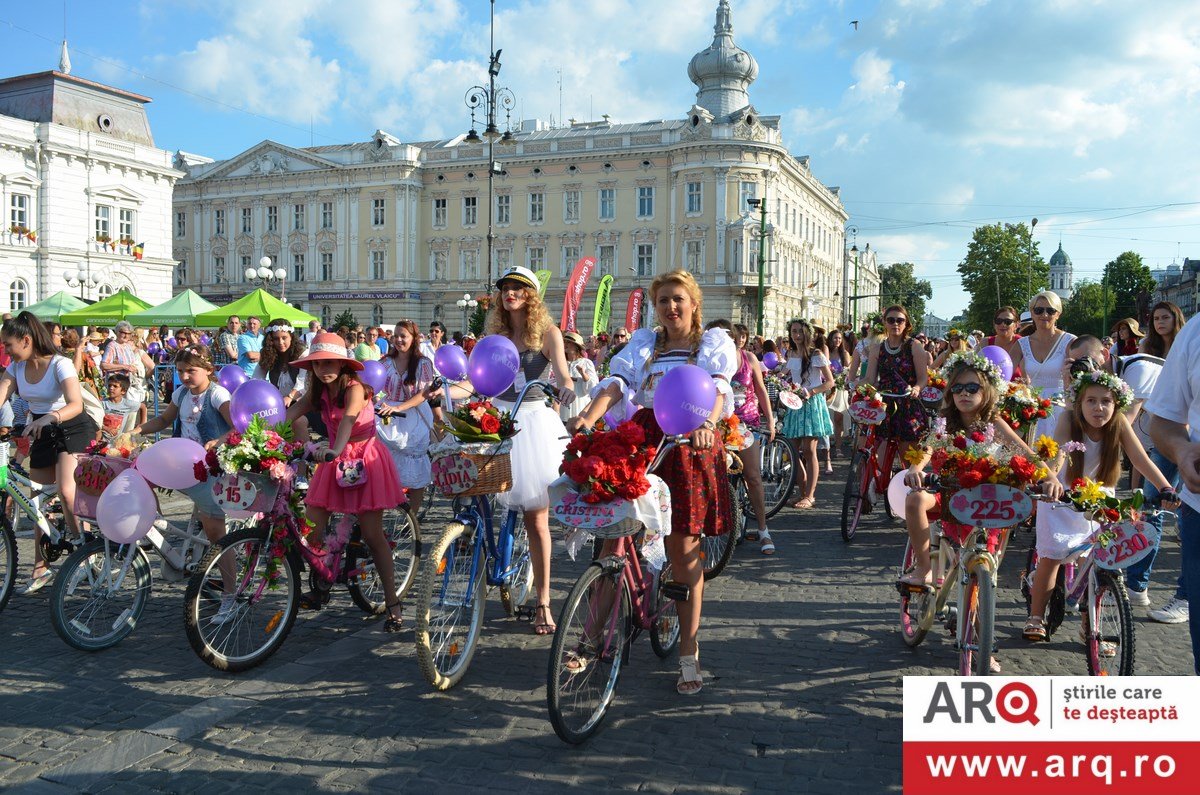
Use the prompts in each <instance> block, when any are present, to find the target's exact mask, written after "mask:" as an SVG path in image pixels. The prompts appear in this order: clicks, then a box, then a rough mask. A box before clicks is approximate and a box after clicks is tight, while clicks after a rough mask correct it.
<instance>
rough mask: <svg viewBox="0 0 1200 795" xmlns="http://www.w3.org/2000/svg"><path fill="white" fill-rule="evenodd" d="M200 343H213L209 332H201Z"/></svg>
mask: <svg viewBox="0 0 1200 795" xmlns="http://www.w3.org/2000/svg"><path fill="white" fill-rule="evenodd" d="M200 344H201V345H212V337H210V336H208V333H207V332H206V333H204V334H201V335H200Z"/></svg>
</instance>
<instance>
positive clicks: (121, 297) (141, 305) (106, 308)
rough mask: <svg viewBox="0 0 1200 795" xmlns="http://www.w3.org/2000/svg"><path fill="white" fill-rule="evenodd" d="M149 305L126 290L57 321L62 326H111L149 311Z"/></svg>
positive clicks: (69, 313)
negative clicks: (128, 317) (146, 310)
mask: <svg viewBox="0 0 1200 795" xmlns="http://www.w3.org/2000/svg"><path fill="white" fill-rule="evenodd" d="M149 308H150V304H148V303H146V302H145V301H143V300H142V299H140V298H138V297H137V296H136V295H134V294H133V293H131V292H129V291H128V290H120V291H119V292H116V293H113V294H112V295H110V296H109V297H108V298H105V299H104V300H103V301H97V302H96V303H94V304H92V305H91V306H88V307H84V308H83V309H76V310H75V311H74V312H67V313H66V314H65V315H63V316H62V317H60V318H59V319H58V322H59V323H62V324H63V325H64V326H111V325H113V324H114V323H116V322H117V321H118V320H124V319H125V318H126V317H127V316H128V315H132V314H133V313H134V312H140V311H142V310H143V309H149Z"/></svg>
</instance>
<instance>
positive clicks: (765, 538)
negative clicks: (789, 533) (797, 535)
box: [758, 533, 775, 555]
mask: <svg viewBox="0 0 1200 795" xmlns="http://www.w3.org/2000/svg"><path fill="white" fill-rule="evenodd" d="M758 551H759V552H761V553H763V554H764V555H774V554H775V542H774V541H772V540H771V534H770V533H763V534H762V535H760V536H759V537H758Z"/></svg>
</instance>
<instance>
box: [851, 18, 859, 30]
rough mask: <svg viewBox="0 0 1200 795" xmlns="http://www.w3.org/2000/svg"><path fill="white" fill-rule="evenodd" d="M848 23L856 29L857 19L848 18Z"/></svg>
mask: <svg viewBox="0 0 1200 795" xmlns="http://www.w3.org/2000/svg"><path fill="white" fill-rule="evenodd" d="M850 24H851V25H853V26H854V29H855V30H858V20H857V19H852V20H850Z"/></svg>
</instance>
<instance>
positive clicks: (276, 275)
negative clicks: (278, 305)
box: [245, 257, 287, 303]
mask: <svg viewBox="0 0 1200 795" xmlns="http://www.w3.org/2000/svg"><path fill="white" fill-rule="evenodd" d="M245 275H246V281H248V282H250V283H251V284H253V285H255V286H258V287H262V288H264V289H265V290H267V292H270V285H271V283H272V282H279V300H280V301H283V302H284V303H287V298H286V295H285V293H286V291H287V271H286V270H284V269H283V268H275V269H274V270H272V269H271V258H270V257H263V258H262V259H260V260H259V261H258V267H257V268H246V274H245Z"/></svg>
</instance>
